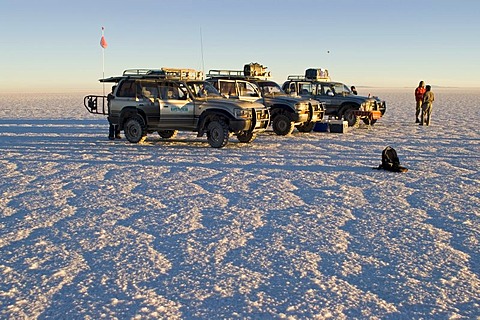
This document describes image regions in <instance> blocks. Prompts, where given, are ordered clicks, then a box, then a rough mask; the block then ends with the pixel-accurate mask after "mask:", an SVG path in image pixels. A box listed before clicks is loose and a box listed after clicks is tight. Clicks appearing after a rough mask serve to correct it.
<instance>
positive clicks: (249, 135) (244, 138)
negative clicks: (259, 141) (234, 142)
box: [237, 131, 257, 143]
mask: <svg viewBox="0 0 480 320" xmlns="http://www.w3.org/2000/svg"><path fill="white" fill-rule="evenodd" d="M256 137H257V135H256V134H255V133H254V132H251V131H243V132H241V133H239V134H237V139H238V141H240V142H242V143H250V142H252V141H253V140H255V138H256Z"/></svg>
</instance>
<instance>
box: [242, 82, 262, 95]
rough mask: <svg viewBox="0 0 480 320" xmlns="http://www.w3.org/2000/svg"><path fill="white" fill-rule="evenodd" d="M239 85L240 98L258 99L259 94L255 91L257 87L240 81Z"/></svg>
mask: <svg viewBox="0 0 480 320" xmlns="http://www.w3.org/2000/svg"><path fill="white" fill-rule="evenodd" d="M237 84H238V91H239V92H240V96H244V97H258V96H259V94H258V92H257V91H256V90H255V87H254V86H253V85H252V84H251V83H250V82H244V81H239V82H237Z"/></svg>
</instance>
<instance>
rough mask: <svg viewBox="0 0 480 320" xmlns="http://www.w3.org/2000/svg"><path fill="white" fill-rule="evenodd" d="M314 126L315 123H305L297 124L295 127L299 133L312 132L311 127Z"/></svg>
mask: <svg viewBox="0 0 480 320" xmlns="http://www.w3.org/2000/svg"><path fill="white" fill-rule="evenodd" d="M314 126H315V122H311V121H310V122H305V123H302V124H299V125H298V126H297V130H298V131H300V132H311V131H312V130H313V127H314Z"/></svg>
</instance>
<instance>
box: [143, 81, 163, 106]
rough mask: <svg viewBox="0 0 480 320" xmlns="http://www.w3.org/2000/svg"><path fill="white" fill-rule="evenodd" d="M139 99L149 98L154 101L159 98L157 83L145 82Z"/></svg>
mask: <svg viewBox="0 0 480 320" xmlns="http://www.w3.org/2000/svg"><path fill="white" fill-rule="evenodd" d="M138 92H139V98H140V97H141V98H147V99H150V100H152V101H153V99H156V98H158V87H157V83H156V82H152V81H143V82H141V83H140V89H139V90H138Z"/></svg>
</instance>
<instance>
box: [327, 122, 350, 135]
mask: <svg viewBox="0 0 480 320" xmlns="http://www.w3.org/2000/svg"><path fill="white" fill-rule="evenodd" d="M329 126H330V132H335V133H345V132H347V130H348V122H347V121H343V120H330V122H329Z"/></svg>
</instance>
